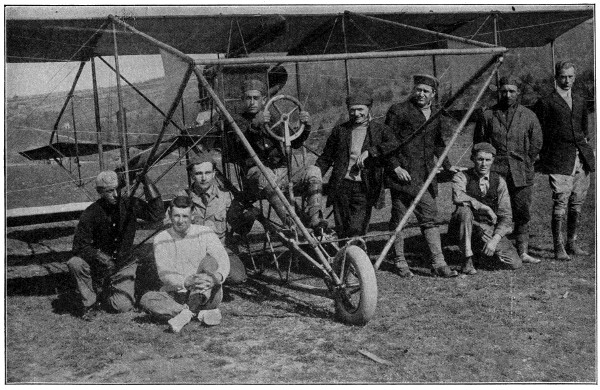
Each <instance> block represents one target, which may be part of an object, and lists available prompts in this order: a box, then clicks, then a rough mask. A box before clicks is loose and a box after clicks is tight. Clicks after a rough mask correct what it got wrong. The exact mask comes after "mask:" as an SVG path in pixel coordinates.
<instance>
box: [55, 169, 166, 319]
mask: <svg viewBox="0 0 600 390" xmlns="http://www.w3.org/2000/svg"><path fill="white" fill-rule="evenodd" d="M142 183H143V186H144V196H145V198H146V201H147V202H144V201H143V200H141V199H138V198H135V197H126V196H122V195H120V191H119V189H120V186H119V180H118V177H117V174H116V172H114V171H103V172H100V173H99V174H98V176H97V177H96V191H98V194H100V199H98V200H97V201H96V202H94V203H93V204H92V205H90V206H89V207H88V208H87V209H85V211H84V212H83V214H81V217H80V218H79V224H78V225H77V229H76V230H75V236H74V238H73V257H72V258H71V259H70V260H69V261H68V262H67V266H68V267H69V272H70V273H71V275H72V277H73V278H74V279H75V281H76V283H77V291H78V293H79V295H80V297H81V303H82V308H81V313H80V315H81V318H82V319H84V320H86V321H90V320H92V318H93V317H94V316H95V314H96V311H97V309H98V306H99V305H98V304H97V301H98V291H99V290H100V291H101V300H102V301H104V303H105V304H106V306H107V308H108V309H109V310H112V311H116V312H126V311H129V310H131V309H132V308H133V305H134V302H135V298H134V283H135V271H136V269H137V264H136V263H135V262H132V253H131V249H132V247H133V241H134V239H135V233H136V229H137V219H138V218H141V219H144V220H146V221H152V222H156V221H159V220H160V219H161V218H162V216H163V215H164V207H163V201H162V199H161V197H160V193H159V192H158V189H157V188H156V186H154V184H153V183H152V182H151V181H150V180H149V179H148V178H146V177H145V178H144V179H143V180H142ZM128 211H129V212H130V213H131V214H130V215H128Z"/></svg>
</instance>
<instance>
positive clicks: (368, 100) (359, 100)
mask: <svg viewBox="0 0 600 390" xmlns="http://www.w3.org/2000/svg"><path fill="white" fill-rule="evenodd" d="M372 104H373V98H372V97H371V95H369V94H367V93H364V92H358V93H353V94H351V95H348V97H347V98H346V105H347V106H348V107H350V106H357V105H361V106H368V107H371V105H372Z"/></svg>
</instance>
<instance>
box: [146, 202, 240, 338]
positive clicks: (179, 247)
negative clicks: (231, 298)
mask: <svg viewBox="0 0 600 390" xmlns="http://www.w3.org/2000/svg"><path fill="white" fill-rule="evenodd" d="M192 208H193V202H192V200H191V199H190V198H189V197H187V196H178V197H176V198H175V199H173V201H172V202H171V207H170V208H169V218H170V219H171V223H172V227H171V228H169V229H167V230H165V231H163V232H161V233H160V234H158V235H157V236H156V237H155V238H154V258H155V261H156V269H157V271H158V277H159V278H160V280H161V282H162V283H163V286H162V287H161V289H160V291H150V292H147V293H146V294H144V295H143V296H142V299H141V300H140V305H141V306H142V308H144V310H146V311H147V312H148V313H150V314H151V315H154V316H156V317H158V318H161V319H168V322H169V325H170V327H171V330H172V331H173V332H175V333H177V332H179V331H181V329H182V328H183V327H184V326H185V325H186V324H187V323H188V322H190V321H191V320H192V318H194V317H197V318H198V320H199V321H201V322H203V323H204V324H206V325H218V324H219V323H220V322H221V312H220V310H219V308H218V305H219V304H220V303H221V300H222V299H223V290H222V288H221V285H222V284H223V282H224V281H225V279H226V278H227V276H228V275H229V268H230V265H229V257H228V256H227V252H226V251H225V248H224V247H223V244H221V241H220V240H219V237H217V235H216V234H215V233H214V231H213V230H212V229H211V228H209V227H206V226H201V225H192V223H191V222H192Z"/></svg>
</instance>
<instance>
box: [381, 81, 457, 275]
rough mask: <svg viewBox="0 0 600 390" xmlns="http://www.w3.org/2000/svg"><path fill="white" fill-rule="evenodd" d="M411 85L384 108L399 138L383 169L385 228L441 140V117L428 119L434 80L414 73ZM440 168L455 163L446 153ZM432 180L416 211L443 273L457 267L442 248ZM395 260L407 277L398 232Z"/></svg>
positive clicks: (412, 193)
mask: <svg viewBox="0 0 600 390" xmlns="http://www.w3.org/2000/svg"><path fill="white" fill-rule="evenodd" d="M413 81H414V86H413V90H412V94H411V96H410V98H409V100H407V101H405V102H403V103H396V104H393V105H392V106H391V107H390V109H389V110H388V112H387V115H386V118H385V123H386V124H387V125H388V126H390V127H391V128H392V130H393V131H394V134H395V135H396V137H397V138H398V141H399V142H400V147H399V148H398V149H397V150H396V152H395V153H394V154H393V155H392V157H391V160H392V166H393V167H394V169H393V170H389V171H388V172H386V184H387V187H389V188H390V192H391V195H392V216H391V219H390V223H389V228H390V230H395V229H396V227H397V226H398V223H399V222H400V220H401V219H402V217H403V215H404V213H405V211H406V208H407V207H409V205H410V204H411V203H412V201H413V200H414V199H415V197H416V196H417V193H418V192H419V190H420V189H421V187H422V186H423V184H424V183H425V180H427V176H429V173H430V172H431V170H432V169H433V168H434V166H435V164H436V161H435V159H436V157H439V156H440V155H441V154H442V153H443V151H444V149H445V147H446V145H445V143H444V140H443V138H442V121H441V120H440V118H436V119H434V120H432V121H430V122H428V123H427V124H425V123H426V122H427V121H429V118H430V117H431V115H433V114H434V113H433V110H432V102H433V99H434V97H435V94H436V93H437V88H438V84H439V82H438V80H437V79H436V78H435V77H433V76H429V75H415V76H413ZM443 168H444V169H445V170H448V171H450V172H452V173H455V172H456V171H457V169H456V168H455V167H453V166H452V165H451V164H450V161H449V160H448V159H447V158H446V159H444V162H443ZM436 197H437V181H436V180H435V179H434V180H433V182H432V183H431V185H430V186H429V188H428V191H426V192H425V193H424V194H423V197H422V198H421V200H420V201H419V203H418V204H417V207H416V209H415V215H416V217H417V220H418V221H419V224H420V226H421V232H422V233H423V236H425V240H426V241H427V245H428V247H429V252H430V253H429V255H430V257H431V266H432V273H433V274H434V275H436V276H442V277H445V278H449V277H454V276H457V275H458V273H457V272H456V271H453V270H452V269H450V267H448V265H447V264H446V261H445V259H444V255H443V253H442V244H441V240H440V232H439V230H438V228H437V226H436V222H437V204H436ZM394 250H395V252H396V254H395V256H396V257H395V259H394V262H395V265H396V269H397V271H398V274H399V275H400V276H402V277H412V276H413V274H412V272H411V271H410V269H409V268H408V264H407V262H406V259H405V257H404V239H403V237H402V234H400V235H398V237H396V241H395V243H394Z"/></svg>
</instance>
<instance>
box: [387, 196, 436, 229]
mask: <svg viewBox="0 0 600 390" xmlns="http://www.w3.org/2000/svg"><path fill="white" fill-rule="evenodd" d="M390 194H391V195H392V216H391V218H390V223H389V225H390V226H389V229H390V230H396V227H398V224H399V223H400V220H401V219H402V217H404V214H405V213H406V209H408V207H410V204H411V203H412V201H413V200H414V199H415V197H414V196H413V195H412V194H409V193H406V192H402V191H398V190H394V189H390ZM437 213H438V212H437V202H436V200H435V198H434V197H433V196H431V193H430V192H429V191H426V192H425V193H424V194H423V196H422V197H421V200H419V203H417V206H416V207H415V216H416V217H417V221H419V225H420V226H421V229H428V228H432V227H435V226H437V225H436V222H437Z"/></svg>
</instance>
